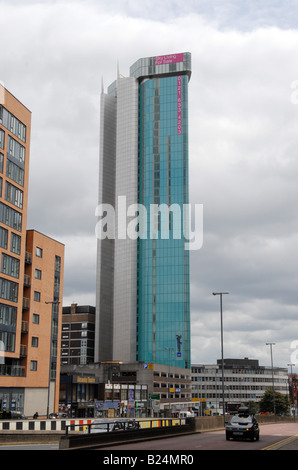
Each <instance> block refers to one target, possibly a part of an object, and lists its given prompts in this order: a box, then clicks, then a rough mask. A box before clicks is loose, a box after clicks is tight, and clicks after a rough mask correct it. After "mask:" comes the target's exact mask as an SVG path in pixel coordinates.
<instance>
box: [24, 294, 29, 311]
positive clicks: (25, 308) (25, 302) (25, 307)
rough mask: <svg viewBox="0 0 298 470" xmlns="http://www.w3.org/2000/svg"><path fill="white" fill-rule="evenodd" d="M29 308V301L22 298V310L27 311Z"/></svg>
mask: <svg viewBox="0 0 298 470" xmlns="http://www.w3.org/2000/svg"><path fill="white" fill-rule="evenodd" d="M29 308H30V299H28V298H27V297H23V309H24V310H29Z"/></svg>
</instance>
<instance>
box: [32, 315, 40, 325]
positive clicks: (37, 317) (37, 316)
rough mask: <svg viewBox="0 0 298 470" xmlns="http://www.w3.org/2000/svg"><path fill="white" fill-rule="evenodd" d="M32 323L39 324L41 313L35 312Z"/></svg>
mask: <svg viewBox="0 0 298 470" xmlns="http://www.w3.org/2000/svg"><path fill="white" fill-rule="evenodd" d="M32 323H34V324H35V325H39V315H38V314H37V313H33V317H32Z"/></svg>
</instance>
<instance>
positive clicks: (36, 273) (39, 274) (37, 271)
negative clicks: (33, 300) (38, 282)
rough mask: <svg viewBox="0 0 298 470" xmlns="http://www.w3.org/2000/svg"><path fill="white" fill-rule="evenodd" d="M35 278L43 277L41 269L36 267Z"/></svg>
mask: <svg viewBox="0 0 298 470" xmlns="http://www.w3.org/2000/svg"><path fill="white" fill-rule="evenodd" d="M35 279H41V270H40V269H35Z"/></svg>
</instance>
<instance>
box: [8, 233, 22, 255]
mask: <svg viewBox="0 0 298 470" xmlns="http://www.w3.org/2000/svg"><path fill="white" fill-rule="evenodd" d="M10 251H11V252H12V253H15V254H16V255H20V254H21V237H20V236H19V235H17V234H16V233H13V232H12V233H11V237H10Z"/></svg>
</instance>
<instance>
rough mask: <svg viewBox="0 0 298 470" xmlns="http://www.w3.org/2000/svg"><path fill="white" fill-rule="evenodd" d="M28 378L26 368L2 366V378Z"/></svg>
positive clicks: (0, 374)
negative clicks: (3, 376)
mask: <svg viewBox="0 0 298 470" xmlns="http://www.w3.org/2000/svg"><path fill="white" fill-rule="evenodd" d="M2 375H5V376H10V377H26V367H24V366H8V365H0V376H2Z"/></svg>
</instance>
